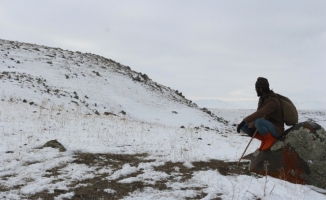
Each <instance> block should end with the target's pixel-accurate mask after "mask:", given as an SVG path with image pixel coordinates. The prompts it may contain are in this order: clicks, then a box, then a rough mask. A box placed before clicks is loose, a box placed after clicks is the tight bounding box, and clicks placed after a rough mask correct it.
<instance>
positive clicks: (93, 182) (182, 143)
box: [0, 40, 326, 200]
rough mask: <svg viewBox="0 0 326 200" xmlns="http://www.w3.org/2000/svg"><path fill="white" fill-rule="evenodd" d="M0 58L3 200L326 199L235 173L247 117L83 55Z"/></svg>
mask: <svg viewBox="0 0 326 200" xmlns="http://www.w3.org/2000/svg"><path fill="white" fill-rule="evenodd" d="M0 58H1V62H0V70H1V71H0V81H1V90H0V94H1V101H0V128H1V129H0V134H1V140H0V154H1V157H0V199H8V200H9V199H10V200H20V199H32V200H39V199H54V200H66V199H73V200H75V199H76V200H79V199H105V200H106V199H139V200H144V199H176V200H179V199H244V200H251V199H326V195H325V194H326V190H324V189H322V188H317V187H315V186H311V185H299V184H293V183H290V182H287V181H286V180H281V179H277V178H273V177H269V176H261V175H257V174H253V173H250V171H249V162H248V161H246V160H242V162H240V163H239V164H237V163H238V160H239V158H240V156H241V155H242V153H243V150H244V149H245V148H246V146H247V144H248V143H249V141H250V138H249V137H247V136H244V135H242V134H238V133H236V130H235V129H236V124H238V123H239V122H240V120H242V118H243V117H244V116H246V115H248V114H250V113H251V112H252V111H253V110H236V109H232V110H227V109H213V110H212V112H211V111H208V110H207V109H204V108H203V109H201V108H199V107H198V106H197V105H196V104H194V103H193V102H191V101H189V100H187V99H186V98H185V97H184V96H183V95H182V94H181V93H180V92H179V91H176V90H173V89H171V88H169V87H166V86H163V85H160V84H158V83H156V82H154V81H153V80H151V79H150V78H149V77H148V76H147V75H145V74H142V73H139V72H135V71H133V70H131V68H130V67H127V66H123V65H121V64H119V63H117V62H115V61H113V60H110V59H107V58H103V57H101V56H98V55H93V54H89V53H81V52H71V51H68V50H62V49H60V48H50V47H45V46H41V45H34V44H26V43H20V42H13V41H6V40H0ZM299 117H300V119H299V121H306V120H308V121H314V122H316V123H319V124H321V125H322V126H325V125H326V114H325V111H318V112H317V111H300V116H299ZM49 143H51V144H50V145H49ZM58 143H59V144H60V145H59V144H58ZM61 145H62V146H61ZM259 145H260V143H259V141H257V140H253V141H252V142H251V145H250V146H249V147H248V150H247V153H251V152H254V151H255V150H256V149H257V147H258V146H259Z"/></svg>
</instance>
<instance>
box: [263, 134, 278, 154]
mask: <svg viewBox="0 0 326 200" xmlns="http://www.w3.org/2000/svg"><path fill="white" fill-rule="evenodd" d="M263 137H264V140H265V144H264V145H263V147H262V148H261V150H262V151H267V150H268V149H270V148H271V147H272V146H273V144H274V143H275V142H276V138H275V137H273V136H272V135H271V134H270V133H269V132H268V133H267V134H266V135H263Z"/></svg>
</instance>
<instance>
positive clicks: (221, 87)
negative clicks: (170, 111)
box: [0, 0, 326, 101]
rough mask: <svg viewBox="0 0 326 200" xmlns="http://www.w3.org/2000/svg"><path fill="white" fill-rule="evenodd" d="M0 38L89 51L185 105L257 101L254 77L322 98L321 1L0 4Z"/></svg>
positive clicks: (7, 0) (324, 28)
mask: <svg viewBox="0 0 326 200" xmlns="http://www.w3.org/2000/svg"><path fill="white" fill-rule="evenodd" d="M0 38H1V39H6V40H14V41H19V42H27V43H35V44H40V45H46V46H50V47H60V48H62V49H68V50H72V51H81V52H90V53H94V54H98V55H101V56H104V57H106V58H110V59H112V60H115V61H117V62H120V63H121V64H123V65H127V66H130V67H131V69H133V70H135V71H138V72H142V73H145V74H147V75H148V76H149V77H150V78H151V79H153V80H154V81H156V82H158V83H160V84H163V85H165V86H168V87H171V88H173V89H176V90H179V91H181V92H182V93H183V94H184V95H185V96H186V97H187V98H188V99H192V100H197V99H219V100H232V101H243V100H257V96H256V93H255V89H254V85H255V82H256V79H257V77H260V76H261V77H265V78H267V79H268V80H269V83H270V87H271V88H272V89H273V90H274V91H275V92H277V93H280V94H283V95H285V96H288V97H289V98H291V99H293V100H294V101H326V89H325V88H326V87H325V82H326V78H325V77H326V1H325V0H309V1H308V0H286V1H284V0H238V1H233V0H214V1H213V0H212V1H199V0H197V1H191V0H182V1H177V0H160V1H159V0H156V1H155V0H152V1H138V0H130V1H124V0H117V1H110V0H107V1H103V0H92V1H91V0H89V1H85V0H78V1H77V0H53V1H50V0H47V1H45V0H31V1H24V0H20V1H19V0H15V1H13V0H1V1H0Z"/></svg>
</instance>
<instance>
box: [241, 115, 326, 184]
mask: <svg viewBox="0 0 326 200" xmlns="http://www.w3.org/2000/svg"><path fill="white" fill-rule="evenodd" d="M244 159H248V160H250V161H251V164H250V171H251V172H255V173H257V174H261V175H270V176H273V177H275V178H280V179H283V180H286V181H290V182H293V183H300V184H309V185H314V186H317V187H320V188H325V189H326V133H325V129H324V128H323V127H321V126H320V125H318V124H316V123H314V122H309V121H306V122H301V123H298V124H296V125H294V126H292V127H291V128H290V129H288V130H286V131H285V133H284V136H283V138H282V139H280V140H278V141H277V142H276V143H275V144H274V145H273V146H272V147H271V150H269V151H265V152H263V151H258V150H257V151H255V152H254V153H251V154H249V155H247V156H245V157H244Z"/></svg>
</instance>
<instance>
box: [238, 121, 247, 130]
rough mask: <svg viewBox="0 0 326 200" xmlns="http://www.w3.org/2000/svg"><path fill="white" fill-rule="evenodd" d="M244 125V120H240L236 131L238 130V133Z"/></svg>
mask: <svg viewBox="0 0 326 200" xmlns="http://www.w3.org/2000/svg"><path fill="white" fill-rule="evenodd" d="M244 125H245V122H244V121H242V122H241V123H240V124H239V125H238V127H237V132H238V133H240V129H241V128H242V127H243V126H244Z"/></svg>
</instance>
